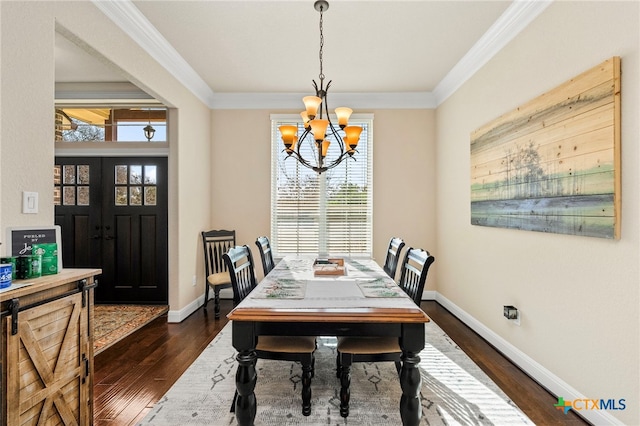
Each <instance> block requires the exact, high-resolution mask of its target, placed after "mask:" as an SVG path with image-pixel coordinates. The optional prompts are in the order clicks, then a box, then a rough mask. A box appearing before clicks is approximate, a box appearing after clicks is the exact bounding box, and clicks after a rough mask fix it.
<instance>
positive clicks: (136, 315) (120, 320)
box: [93, 305, 169, 355]
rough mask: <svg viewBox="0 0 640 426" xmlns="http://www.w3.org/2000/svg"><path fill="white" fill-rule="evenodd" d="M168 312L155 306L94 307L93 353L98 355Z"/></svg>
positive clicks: (165, 307)
mask: <svg viewBox="0 0 640 426" xmlns="http://www.w3.org/2000/svg"><path fill="white" fill-rule="evenodd" d="M168 311H169V307H168V306H157V305H95V306H94V309H93V318H94V320H93V333H94V334H93V353H94V355H97V354H99V353H100V352H102V351H104V350H105V349H107V348H108V347H110V346H113V345H114V344H115V343H117V342H119V341H120V340H122V339H124V338H125V337H127V336H128V335H130V334H131V333H133V332H134V331H136V330H139V329H140V328H142V327H144V326H145V325H147V324H148V323H150V322H151V321H153V320H154V319H156V318H158V317H159V316H160V315H163V314H165V313H167V312H168Z"/></svg>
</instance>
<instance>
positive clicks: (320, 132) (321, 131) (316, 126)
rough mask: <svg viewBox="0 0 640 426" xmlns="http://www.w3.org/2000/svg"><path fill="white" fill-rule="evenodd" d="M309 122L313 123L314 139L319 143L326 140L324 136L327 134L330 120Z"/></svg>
mask: <svg viewBox="0 0 640 426" xmlns="http://www.w3.org/2000/svg"><path fill="white" fill-rule="evenodd" d="M309 124H310V125H311V131H312V132H313V139H314V140H315V141H316V142H318V143H320V142H322V141H323V140H324V137H325V136H326V135H327V127H328V126H329V120H325V119H317V120H311V122H310V123H309Z"/></svg>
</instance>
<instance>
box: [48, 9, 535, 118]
mask: <svg viewBox="0 0 640 426" xmlns="http://www.w3.org/2000/svg"><path fill="white" fill-rule="evenodd" d="M540 3H545V2H536V1H521V0H518V1H515V2H511V1H496V0H491V1H479V0H478V1H426V0H425V1H419V0H413V1H391V0H388V1H364V0H352V1H347V0H331V2H330V7H329V9H328V10H327V11H326V12H325V13H324V18H323V19H324V24H323V25H324V49H323V64H324V65H323V66H324V70H323V71H324V74H325V75H326V80H327V81H328V80H332V81H333V82H332V84H331V92H330V94H332V93H333V94H352V95H357V94H368V95H369V96H371V95H372V94H377V96H378V97H380V96H391V95H393V96H404V97H405V98H406V99H410V98H411V95H412V94H413V95H415V94H421V96H423V98H425V99H427V98H428V99H433V97H434V94H436V95H439V97H441V98H442V94H443V93H444V92H445V91H451V90H452V89H451V87H453V86H456V85H459V84H461V82H462V81H461V80H463V79H464V78H465V77H464V74H469V73H472V72H475V70H476V69H477V68H479V67H480V66H481V65H482V64H483V63H484V62H483V61H485V60H488V57H490V55H492V54H493V53H495V52H496V51H497V50H499V49H500V48H501V47H502V46H503V45H504V43H506V42H508V40H510V37H513V36H514V35H515V34H517V32H519V31H520V30H521V29H522V28H524V27H525V26H526V25H527V24H528V23H529V22H530V21H531V20H532V19H533V18H535V16H537V14H538V13H539V12H540V11H541V10H542V8H541V7H540V6H539V5H540ZM94 4H95V5H96V6H97V7H98V8H99V9H100V10H102V12H104V13H105V14H106V15H107V16H108V17H109V18H110V19H112V20H114V22H116V24H118V25H119V26H120V28H122V29H123V30H124V31H125V32H126V33H128V34H129V35H130V36H131V37H132V38H133V39H134V40H135V41H137V42H138V43H139V44H140V45H141V46H142V47H143V48H145V49H146V50H147V51H148V52H149V53H150V54H151V56H153V57H155V58H156V59H158V60H159V62H160V63H161V64H162V65H164V66H165V68H167V69H168V70H169V72H171V73H172V74H173V75H174V76H176V78H178V80H180V81H181V82H182V83H183V84H185V86H187V87H188V88H190V89H191V90H192V91H193V92H194V93H195V94H196V95H197V96H198V97H199V98H200V99H202V100H203V101H204V102H205V103H207V104H209V105H210V106H213V105H215V104H216V97H217V98H218V100H219V99H220V98H221V97H222V98H224V97H225V96H226V97H227V99H228V98H229V97H230V96H235V97H244V98H246V97H247V95H251V96H259V95H260V94H263V95H264V94H300V93H303V94H305V93H308V92H310V91H312V90H313V89H312V85H311V80H312V79H315V80H316V81H319V80H318V74H319V57H318V55H319V47H320V34H319V19H320V13H319V12H317V11H316V10H315V9H314V7H313V0H289V1H265V0H262V1H237V0H236V1H222V0H208V1H179V0H173V1H171V0H169V1H130V0H124V1H122V0H119V1H104V0H103V1H99V2H98V1H94ZM536 4H538V6H536ZM545 7H546V6H545ZM177 17H179V19H176V18H177ZM149 40H151V41H149ZM89 50H90V49H89ZM167 57H169V58H170V59H169V60H167V59H166V58H167ZM55 58H56V82H57V83H82V82H84V83H96V82H111V83H113V82H122V81H123V77H122V75H124V73H119V72H118V70H117V69H112V68H109V67H107V66H106V65H105V61H104V60H103V59H101V58H99V57H98V56H97V54H96V53H95V52H91V53H89V52H88V51H87V49H83V48H82V47H80V46H78V45H77V44H75V43H74V42H71V41H70V40H68V39H66V38H65V37H64V36H62V35H58V37H57V38H56V53H55ZM485 58H486V59H485ZM467 78H468V77H467ZM325 83H326V81H325ZM445 86H446V87H445ZM438 91H440V92H443V93H440V94H439V93H438Z"/></svg>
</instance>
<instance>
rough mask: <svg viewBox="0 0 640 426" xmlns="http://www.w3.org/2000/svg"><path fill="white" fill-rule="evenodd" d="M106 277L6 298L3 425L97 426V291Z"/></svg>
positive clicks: (68, 275) (66, 273)
mask: <svg viewBox="0 0 640 426" xmlns="http://www.w3.org/2000/svg"><path fill="white" fill-rule="evenodd" d="M101 272H102V271H101V270H100V269H63V270H62V271H61V272H60V273H59V274H56V275H49V276H43V277H41V278H36V279H31V280H19V281H15V282H14V284H17V285H19V284H25V283H32V284H31V285H28V286H25V287H20V288H15V289H11V290H9V291H4V292H0V312H1V316H0V319H1V322H0V325H1V330H0V331H1V332H0V351H1V355H2V357H1V358H0V375H1V377H2V392H1V393H0V420H1V421H0V424H1V425H6V426H14V425H92V424H93V322H92V321H93V293H94V290H93V288H94V287H95V285H96V284H97V281H96V279H95V277H96V275H99V274H100V273H101Z"/></svg>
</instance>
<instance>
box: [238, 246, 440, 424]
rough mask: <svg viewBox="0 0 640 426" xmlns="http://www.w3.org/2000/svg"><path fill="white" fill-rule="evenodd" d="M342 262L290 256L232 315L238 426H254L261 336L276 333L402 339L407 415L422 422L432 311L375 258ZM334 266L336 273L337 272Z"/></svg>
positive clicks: (402, 414)
mask: <svg viewBox="0 0 640 426" xmlns="http://www.w3.org/2000/svg"><path fill="white" fill-rule="evenodd" d="M339 260H340V262H341V263H343V265H342V266H338V265H336V264H335V262H333V261H330V262H327V261H326V260H325V259H323V260H322V261H321V263H318V259H316V258H315V257H313V256H291V257H285V258H283V259H282V260H281V261H280V262H278V264H277V265H276V266H275V268H274V269H273V270H272V271H271V272H269V274H267V275H266V276H265V277H264V279H262V281H260V283H258V285H257V286H256V287H255V288H254V289H253V290H252V291H251V293H249V295H248V296H247V297H245V299H244V300H242V301H241V302H240V303H239V304H238V305H237V306H236V307H235V308H234V309H233V310H232V311H231V312H230V313H229V314H228V318H229V319H230V320H231V321H232V343H233V347H234V348H235V349H236V350H237V356H236V359H237V361H238V368H237V371H236V390H237V399H236V402H235V415H236V420H237V423H238V425H240V426H245V425H253V423H254V420H255V416H256V410H257V404H258V402H259V401H257V400H256V395H255V393H254V390H255V386H256V383H257V380H258V375H257V372H256V359H257V358H256V352H255V347H256V341H257V339H258V337H259V336H261V335H271V336H371V337H375V336H394V337H395V336H397V337H398V342H399V345H400V348H401V350H402V357H401V364H402V365H401V369H400V374H399V382H400V388H401V390H402V396H401V397H400V401H399V410H400V417H401V419H402V424H403V425H406V426H413V425H418V424H419V423H420V419H421V417H422V406H421V403H420V388H421V380H422V378H421V374H420V371H419V368H418V365H419V363H420V356H419V354H420V351H422V349H423V348H424V345H425V323H427V322H429V317H428V316H427V314H426V313H425V312H424V311H423V310H422V309H420V307H419V306H417V305H416V304H415V303H414V302H413V300H412V299H411V298H410V297H409V296H407V295H406V293H405V292H404V291H403V290H402V289H401V288H400V287H399V286H398V285H397V284H396V283H395V282H394V281H393V279H391V278H390V277H389V276H388V275H386V274H385V272H384V271H383V269H382V268H381V267H380V266H379V265H378V264H377V263H376V262H375V260H373V259H368V258H367V259H355V258H347V259H344V258H343V259H339ZM332 269H333V270H332Z"/></svg>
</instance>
